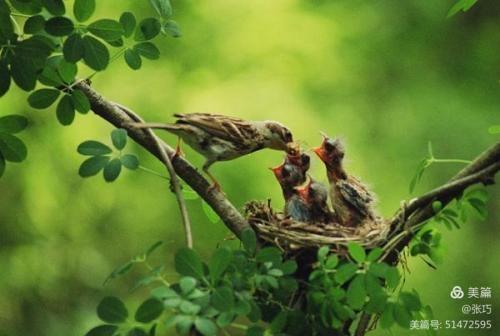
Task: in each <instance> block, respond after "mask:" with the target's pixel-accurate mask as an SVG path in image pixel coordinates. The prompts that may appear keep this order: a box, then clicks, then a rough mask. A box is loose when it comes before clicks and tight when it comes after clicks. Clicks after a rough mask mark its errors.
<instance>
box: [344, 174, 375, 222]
mask: <svg viewBox="0 0 500 336" xmlns="http://www.w3.org/2000/svg"><path fill="white" fill-rule="evenodd" d="M336 185H337V188H338V190H339V191H340V194H341V195H342V198H344V200H345V201H346V202H347V203H348V204H349V205H351V206H352V207H354V208H355V209H356V210H357V211H359V212H360V213H361V214H363V215H365V216H368V215H369V214H370V203H371V201H372V197H371V195H370V194H369V193H368V192H367V190H366V188H364V187H362V186H361V185H358V184H355V183H349V182H348V181H346V180H340V181H338V182H337V184H336Z"/></svg>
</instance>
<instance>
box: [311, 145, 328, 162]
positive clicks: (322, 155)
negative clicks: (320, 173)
mask: <svg viewBox="0 0 500 336" xmlns="http://www.w3.org/2000/svg"><path fill="white" fill-rule="evenodd" d="M313 152H314V153H316V155H318V157H319V158H320V159H321V161H323V162H325V160H326V158H325V151H324V150H323V146H319V147H315V148H313Z"/></svg>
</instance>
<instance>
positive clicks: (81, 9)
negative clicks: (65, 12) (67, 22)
mask: <svg viewBox="0 0 500 336" xmlns="http://www.w3.org/2000/svg"><path fill="white" fill-rule="evenodd" d="M94 11H95V0H75V4H74V5H73V14H74V15H75V18H76V19H77V20H78V21H80V22H84V21H87V20H88V19H90V17H91V16H92V14H94Z"/></svg>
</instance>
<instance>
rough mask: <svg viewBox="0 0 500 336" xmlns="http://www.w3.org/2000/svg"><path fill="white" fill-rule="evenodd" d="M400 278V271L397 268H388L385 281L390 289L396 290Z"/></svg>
mask: <svg viewBox="0 0 500 336" xmlns="http://www.w3.org/2000/svg"><path fill="white" fill-rule="evenodd" d="M399 278H400V276H399V271H398V269H397V268H396V267H392V266H391V267H388V268H387V271H386V275H385V279H386V280H387V286H389V288H396V287H397V286H398V284H399Z"/></svg>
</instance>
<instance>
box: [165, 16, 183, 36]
mask: <svg viewBox="0 0 500 336" xmlns="http://www.w3.org/2000/svg"><path fill="white" fill-rule="evenodd" d="M162 31H163V32H164V33H166V34H169V35H170V36H172V37H175V38H177V37H181V36H182V32H181V28H180V27H179V24H178V23H177V22H175V21H174V20H168V21H167V22H165V23H163V26H162Z"/></svg>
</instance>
